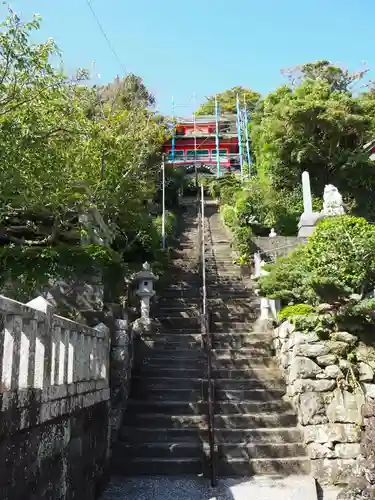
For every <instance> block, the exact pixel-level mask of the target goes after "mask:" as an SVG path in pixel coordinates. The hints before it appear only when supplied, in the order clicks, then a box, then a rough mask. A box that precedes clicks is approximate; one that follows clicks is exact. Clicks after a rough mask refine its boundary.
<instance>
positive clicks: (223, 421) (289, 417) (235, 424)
mask: <svg viewBox="0 0 375 500" xmlns="http://www.w3.org/2000/svg"><path fill="white" fill-rule="evenodd" d="M296 425H297V415H296V414H295V412H294V411H292V410H290V411H289V412H284V413H279V412H270V413H247V414H241V415H239V414H233V415H215V429H258V428H269V427H277V428H278V427H295V426H296Z"/></svg>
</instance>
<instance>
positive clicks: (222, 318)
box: [210, 306, 260, 324]
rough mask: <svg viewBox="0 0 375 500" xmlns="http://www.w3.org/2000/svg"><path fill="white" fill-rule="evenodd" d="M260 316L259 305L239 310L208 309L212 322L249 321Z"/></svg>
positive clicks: (253, 320)
mask: <svg viewBox="0 0 375 500" xmlns="http://www.w3.org/2000/svg"><path fill="white" fill-rule="evenodd" d="M259 316H260V306H259V307H254V308H252V309H251V310H248V311H244V312H240V311H228V310H227V311H216V310H215V309H214V310H211V311H210V318H211V322H213V323H215V324H216V323H229V324H231V323H249V322H255V321H256V320H257V319H258V318H259Z"/></svg>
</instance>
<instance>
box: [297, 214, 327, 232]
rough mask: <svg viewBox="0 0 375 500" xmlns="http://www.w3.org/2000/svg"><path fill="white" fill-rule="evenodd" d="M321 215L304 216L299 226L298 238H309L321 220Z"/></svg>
mask: <svg viewBox="0 0 375 500" xmlns="http://www.w3.org/2000/svg"><path fill="white" fill-rule="evenodd" d="M321 217H322V216H321V214H320V213H319V212H315V213H312V214H302V215H301V218H300V220H299V224H298V237H299V238H308V237H309V236H311V235H312V234H313V232H314V229H315V226H316V224H317V222H318V221H319V220H320V219H321Z"/></svg>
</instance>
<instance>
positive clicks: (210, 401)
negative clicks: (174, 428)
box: [198, 186, 217, 487]
mask: <svg viewBox="0 0 375 500" xmlns="http://www.w3.org/2000/svg"><path fill="white" fill-rule="evenodd" d="M204 220H205V213H204V188H203V186H201V190H200V199H199V194H198V225H199V228H198V235H199V247H200V251H199V253H200V260H201V274H202V314H201V332H202V338H203V344H204V349H205V354H206V360H207V406H208V408H207V417H208V439H209V448H210V476H211V486H212V487H215V486H216V483H217V478H216V443H215V387H214V380H213V377H212V371H213V370H212V333H211V329H210V321H209V317H210V316H209V311H208V304H207V283H206V258H205V248H206V241H205V223H204Z"/></svg>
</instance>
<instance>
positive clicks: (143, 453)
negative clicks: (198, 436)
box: [112, 441, 204, 461]
mask: <svg viewBox="0 0 375 500" xmlns="http://www.w3.org/2000/svg"><path fill="white" fill-rule="evenodd" d="M203 448H204V444H203V443H199V442H193V443H188V442H178V441H171V442H156V443H131V444H130V443H124V442H122V441H120V442H118V443H114V444H113V445H112V457H113V459H114V460H121V458H122V459H124V458H125V460H129V459H133V458H149V459H154V458H164V459H165V458H171V459H173V458H177V459H179V458H182V459H187V458H193V459H197V460H201V461H203V460H204V449H203Z"/></svg>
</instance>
